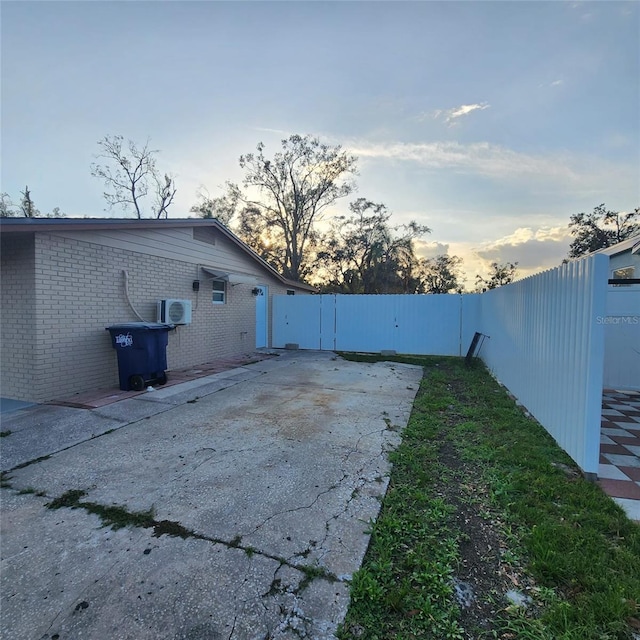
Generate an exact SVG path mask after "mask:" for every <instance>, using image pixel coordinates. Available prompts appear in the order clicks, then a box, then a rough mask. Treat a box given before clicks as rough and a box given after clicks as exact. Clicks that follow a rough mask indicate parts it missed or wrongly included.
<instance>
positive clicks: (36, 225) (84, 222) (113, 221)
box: [0, 218, 316, 291]
mask: <svg viewBox="0 0 640 640" xmlns="http://www.w3.org/2000/svg"><path fill="white" fill-rule="evenodd" d="M158 227H161V228H164V229H171V228H177V227H183V228H184V227H213V228H215V229H217V230H218V231H219V232H220V233H221V234H222V235H223V236H225V237H226V238H227V239H229V240H230V241H231V242H232V243H233V244H235V245H236V246H237V247H238V248H239V249H240V250H241V251H243V252H244V253H246V254H247V255H248V256H249V257H250V258H252V259H253V260H255V261H256V262H257V263H258V264H259V265H260V266H261V267H263V268H264V269H266V270H267V271H269V272H270V273H271V275H273V276H274V277H275V278H277V279H278V280H280V282H282V283H283V284H285V285H287V286H293V287H298V288H300V289H305V290H306V291H316V289H315V287H312V286H311V285H308V284H305V283H303V282H296V281H295V280H289V279H287V278H285V277H284V276H283V275H282V274H280V273H278V271H277V270H276V269H274V268H273V267H272V266H271V265H270V264H269V263H268V262H267V261H266V260H264V259H263V258H261V257H260V256H259V255H258V254H257V253H256V252H255V251H254V250H253V249H252V248H251V247H249V246H248V245H246V244H245V243H244V242H242V240H240V238H238V236H236V235H235V234H234V233H233V232H231V231H230V230H229V229H228V228H227V227H225V226H224V225H223V224H222V223H221V222H219V221H218V220H216V219H215V218H167V219H164V220H155V219H153V218H143V219H138V218H0V233H35V232H37V231H41V232H51V231H61V230H62V229H64V230H67V231H90V230H92V231H93V230H98V229H117V230H119V231H126V230H128V229H154V228H155V229H157V228H158Z"/></svg>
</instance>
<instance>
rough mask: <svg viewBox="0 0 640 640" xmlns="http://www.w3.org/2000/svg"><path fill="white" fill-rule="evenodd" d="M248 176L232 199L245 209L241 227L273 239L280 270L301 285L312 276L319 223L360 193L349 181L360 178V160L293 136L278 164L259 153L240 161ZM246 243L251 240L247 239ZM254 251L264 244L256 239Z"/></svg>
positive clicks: (284, 145)
mask: <svg viewBox="0 0 640 640" xmlns="http://www.w3.org/2000/svg"><path fill="white" fill-rule="evenodd" d="M240 167H241V168H243V169H244V170H245V171H246V174H245V178H244V181H243V186H244V187H245V190H244V191H243V190H241V189H240V188H239V187H238V186H236V185H229V186H230V193H231V194H232V197H235V198H237V200H238V202H240V203H242V204H244V205H245V209H244V210H243V211H244V212H246V213H247V215H245V216H244V218H246V219H244V218H243V217H242V216H243V214H242V212H241V220H240V227H241V228H243V227H244V228H245V230H246V231H247V232H250V233H252V234H259V235H262V234H264V233H268V234H269V236H270V237H269V239H268V244H269V247H270V249H271V250H272V251H275V250H276V249H277V251H279V253H280V255H281V259H280V260H279V261H278V262H279V265H278V266H279V267H280V268H281V270H282V272H283V274H284V275H285V276H286V277H287V278H291V279H292V280H300V279H301V278H303V277H305V276H306V275H308V272H309V268H310V265H309V263H308V257H309V249H310V247H311V245H312V244H313V240H314V236H315V223H316V222H318V220H319V219H320V217H321V215H322V213H323V212H324V211H325V209H326V208H327V207H329V206H330V205H332V204H333V203H334V202H335V201H336V200H338V199H339V198H343V197H345V196H348V195H349V194H350V193H352V191H353V190H354V189H355V185H354V184H353V182H352V181H351V180H350V177H351V176H352V175H353V174H355V172H356V158H355V157H354V156H351V155H349V154H347V153H346V152H345V151H344V150H343V149H342V148H341V147H340V146H335V147H331V146H328V145H326V144H322V143H321V142H320V141H319V140H318V139H317V138H313V137H310V136H300V135H292V136H291V137H289V138H288V139H286V140H283V141H282V151H281V152H278V153H276V154H275V155H274V156H273V159H268V158H266V157H265V155H264V145H263V144H262V143H260V144H258V146H257V153H249V154H246V155H243V156H241V157H240ZM243 239H244V240H245V241H246V240H247V238H243ZM250 244H251V246H256V245H257V246H259V245H260V244H263V245H264V244H265V239H264V238H260V237H254V238H253V242H251V241H250Z"/></svg>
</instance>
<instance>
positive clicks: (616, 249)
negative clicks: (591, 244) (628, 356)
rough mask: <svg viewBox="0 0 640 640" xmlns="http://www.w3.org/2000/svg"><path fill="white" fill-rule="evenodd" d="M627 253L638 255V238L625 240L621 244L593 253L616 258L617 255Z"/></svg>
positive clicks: (639, 245)
mask: <svg viewBox="0 0 640 640" xmlns="http://www.w3.org/2000/svg"><path fill="white" fill-rule="evenodd" d="M627 251H630V252H631V253H640V236H634V237H633V238H627V239H626V240H623V241H622V242H618V243H617V244H613V245H611V246H610V247H605V248H604V249H598V251H594V252H593V253H602V254H604V255H605V256H617V255H618V254H619V253H625V252H627Z"/></svg>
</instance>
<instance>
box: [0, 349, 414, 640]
mask: <svg viewBox="0 0 640 640" xmlns="http://www.w3.org/2000/svg"><path fill="white" fill-rule="evenodd" d="M254 367H255V368H254ZM244 369H249V370H250V373H251V374H252V375H248V376H247V375H245V374H246V372H236V375H234V376H227V378H236V380H235V384H233V385H232V386H229V387H226V388H221V389H218V390H216V391H215V392H212V393H210V394H208V395H205V396H202V397H199V398H198V399H197V400H195V401H194V399H193V398H191V401H189V400H187V401H185V402H184V404H180V405H177V406H174V405H173V404H171V405H169V404H162V407H163V409H166V410H163V411H162V412H159V413H155V414H153V415H149V416H144V417H142V418H141V419H134V420H133V421H131V422H129V423H128V424H126V425H124V426H121V427H120V428H118V429H117V430H115V431H112V432H110V433H107V434H106V435H103V436H101V437H98V438H93V439H91V440H87V441H85V442H83V443H80V444H78V445H76V446H73V447H71V448H68V449H66V450H63V451H59V452H57V453H54V454H53V455H52V456H51V457H50V458H48V459H46V460H42V461H40V462H37V463H35V464H32V465H29V466H27V467H24V468H21V469H16V470H14V471H12V472H11V474H10V478H9V480H8V482H9V484H10V486H11V488H10V489H3V491H2V495H3V500H2V509H3V511H4V514H3V519H2V539H3V544H2V581H3V585H2V618H3V629H5V630H8V631H9V632H8V635H6V636H3V637H6V638H20V639H25V638H34V639H35V638H38V639H39V638H43V637H48V638H51V637H54V636H55V634H58V636H59V637H60V638H80V637H82V638H105V637H108V638H158V637H165V638H225V639H228V638H235V639H236V640H238V639H244V638H247V639H249V638H256V639H257V638H265V637H269V638H273V639H274V640H275V639H278V640H279V639H288V638H300V637H308V638H318V639H322V638H333V637H334V633H335V630H336V628H337V625H338V624H339V622H340V621H341V620H342V618H343V617H344V614H345V612H346V609H347V607H348V591H349V579H350V576H351V575H352V574H353V572H354V571H356V570H357V569H358V567H359V566H360V563H361V561H362V558H363V556H364V553H365V551H366V548H367V545H368V541H369V536H368V534H367V533H366V532H367V528H368V523H369V521H370V520H372V519H375V518H376V516H377V514H378V511H379V507H380V501H381V498H382V496H383V495H384V492H385V490H386V487H387V483H388V472H389V463H388V459H387V452H388V450H389V449H391V448H393V447H395V446H396V445H397V443H398V442H399V439H400V432H401V430H402V428H403V427H404V426H405V424H406V421H407V419H408V417H409V414H410V411H411V406H412V403H413V399H414V396H415V394H416V392H417V390H418V386H419V383H420V379H421V376H422V371H421V369H420V368H419V367H413V366H408V365H397V364H392V363H377V364H366V363H352V362H347V361H344V360H341V359H339V358H337V357H335V356H333V355H332V354H326V353H314V352H300V351H297V352H291V354H287V356H286V357H279V358H277V359H273V360H269V361H263V362H259V363H256V364H255V365H251V366H250V367H245V368H244ZM208 384H210V383H208ZM203 388H206V385H205V387H203ZM174 389H178V386H176V387H174ZM167 391H169V389H167ZM193 391H194V389H193V388H191V389H188V390H187V391H186V392H185V393H188V394H189V393H192V392H193ZM180 393H182V392H180ZM144 397H146V396H139V397H138V398H136V399H135V400H130V401H127V402H136V403H142V404H146V405H154V402H147V401H145V400H140V398H144ZM171 397H173V398H176V394H167V396H166V397H165V401H170V398H171ZM185 397H186V396H185ZM133 406H136V407H138V405H137V404H136V405H132V407H133ZM102 410H103V409H101V411H102ZM138 410H139V411H142V409H138ZM87 413H88V414H89V416H92V415H93V414H94V413H95V412H87ZM142 413H144V412H142ZM101 419H102V420H104V419H106V418H105V417H101ZM5 439H6V438H5ZM21 490H22V491H28V492H29V493H28V494H19V492H20V491H21ZM69 490H81V491H83V492H85V493H84V495H83V496H82V497H81V498H80V502H81V503H82V502H84V503H85V506H84V507H82V506H80V508H73V509H72V508H70V507H63V508H61V509H58V510H50V509H48V508H47V507H46V506H45V505H46V503H48V502H50V501H51V499H53V498H56V497H58V496H60V495H62V494H64V493H65V492H67V491H69ZM40 492H42V493H43V494H46V495H44V496H39V495H37V493H40ZM87 503H90V505H93V506H87ZM114 505H118V506H120V507H123V508H125V509H126V510H127V512H129V513H133V512H143V511H147V510H152V512H153V523H155V524H153V525H148V526H146V527H141V526H138V527H131V526H128V527H125V528H123V529H119V530H117V531H113V530H112V529H110V528H106V527H104V526H102V522H101V520H100V519H99V517H98V516H97V515H94V514H93V513H89V511H91V510H92V509H94V510H95V508H97V507H99V508H105V507H111V506H114ZM158 523H164V524H163V525H160V524H158Z"/></svg>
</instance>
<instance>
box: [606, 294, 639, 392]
mask: <svg viewBox="0 0 640 640" xmlns="http://www.w3.org/2000/svg"><path fill="white" fill-rule="evenodd" d="M599 322H601V323H602V324H604V386H605V388H606V389H622V390H630V389H631V390H634V391H640V285H631V286H623V287H610V288H609V290H608V291H607V313H606V316H605V317H604V318H600V319H599Z"/></svg>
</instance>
